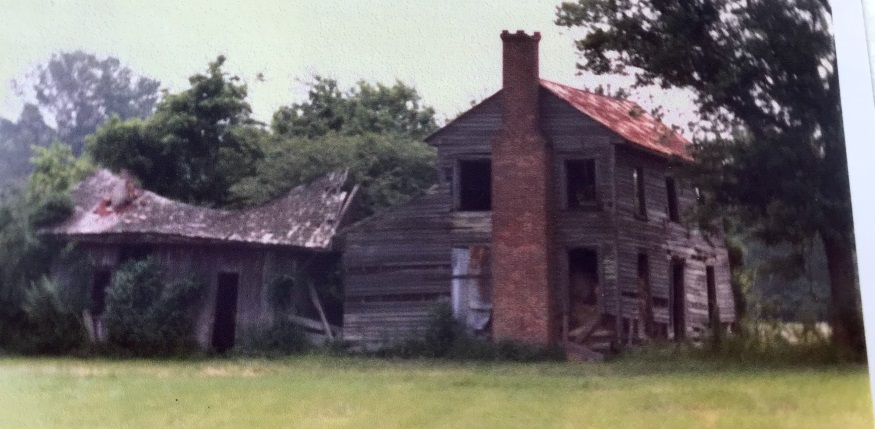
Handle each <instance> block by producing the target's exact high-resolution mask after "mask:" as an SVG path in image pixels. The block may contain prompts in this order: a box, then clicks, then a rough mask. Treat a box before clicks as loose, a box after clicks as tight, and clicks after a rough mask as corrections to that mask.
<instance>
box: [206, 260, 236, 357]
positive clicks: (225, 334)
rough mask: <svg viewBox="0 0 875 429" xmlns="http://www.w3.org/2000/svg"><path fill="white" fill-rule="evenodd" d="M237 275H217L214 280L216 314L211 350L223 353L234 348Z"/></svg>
mask: <svg viewBox="0 0 875 429" xmlns="http://www.w3.org/2000/svg"><path fill="white" fill-rule="evenodd" d="M239 280H240V275H239V274H237V273H219V276H218V278H217V279H216V312H215V319H214V321H213V342H212V345H213V349H215V350H216V351H217V352H219V353H224V352H226V351H228V350H229V349H231V348H232V347H234V331H235V329H236V327H237V284H238V282H239Z"/></svg>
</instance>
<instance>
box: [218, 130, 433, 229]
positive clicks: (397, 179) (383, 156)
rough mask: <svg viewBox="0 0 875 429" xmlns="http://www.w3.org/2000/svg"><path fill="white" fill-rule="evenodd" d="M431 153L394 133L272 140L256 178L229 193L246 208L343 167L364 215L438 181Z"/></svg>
mask: <svg viewBox="0 0 875 429" xmlns="http://www.w3.org/2000/svg"><path fill="white" fill-rule="evenodd" d="M434 161H435V152H434V149H433V148H431V147H430V146H428V145H426V144H425V143H422V142H419V141H416V140H413V139H410V138H406V137H398V136H393V135H381V134H363V135H338V134H336V133H330V134H326V135H324V136H321V137H318V138H312V139H310V138H304V137H283V136H275V137H274V138H273V141H272V142H271V144H269V145H268V149H267V152H266V154H265V157H264V160H263V161H262V162H261V163H260V164H259V165H258V167H257V170H256V174H254V175H253V176H251V177H247V178H245V179H243V180H241V181H240V182H239V183H237V184H236V185H234V187H233V188H232V189H231V191H232V194H233V195H234V197H235V198H236V199H237V200H239V201H241V202H243V203H245V204H257V203H262V202H265V201H268V200H270V199H273V198H276V197H279V196H281V195H282V194H283V193H284V192H287V191H288V190H289V189H291V188H292V187H294V186H297V185H301V184H304V183H308V182H310V181H312V180H314V179H316V178H318V177H320V176H322V175H324V174H327V173H329V172H331V171H335V170H339V169H343V168H348V169H349V172H350V180H351V182H352V183H355V184H358V185H360V186H361V188H362V189H361V194H360V195H359V198H360V200H359V203H360V204H361V209H362V213H361V214H363V215H368V214H371V213H374V212H376V211H378V210H380V209H383V208H386V207H390V206H392V205H395V204H398V203H401V202H403V201H406V200H407V199H408V198H410V197H411V196H412V195H415V194H417V193H419V192H422V191H423V190H424V189H426V188H427V187H428V186H430V185H431V184H433V183H434V181H435V180H436V179H437V173H436V171H435V168H434Z"/></svg>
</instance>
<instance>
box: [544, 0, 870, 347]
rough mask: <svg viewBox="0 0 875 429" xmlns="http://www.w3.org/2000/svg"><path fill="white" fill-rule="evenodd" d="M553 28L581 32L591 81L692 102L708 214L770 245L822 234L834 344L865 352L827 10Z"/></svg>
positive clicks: (616, 11)
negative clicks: (601, 78) (700, 129)
mask: <svg viewBox="0 0 875 429" xmlns="http://www.w3.org/2000/svg"><path fill="white" fill-rule="evenodd" d="M556 22H557V24H559V25H562V26H567V27H572V28H579V29H580V30H581V31H582V35H583V37H582V38H581V39H580V40H578V41H577V42H576V46H577V49H578V50H579V51H580V54H581V58H582V61H581V63H580V64H579V65H578V66H579V68H581V69H582V70H584V71H588V72H593V73H595V74H617V73H620V74H629V75H632V76H634V77H635V81H636V84H635V86H636V87H641V86H648V85H658V86H660V87H662V88H671V87H678V88H686V89H690V90H692V92H693V93H694V94H695V97H696V101H697V104H698V108H699V113H700V114H701V116H702V117H703V118H704V119H705V121H706V122H705V124H706V125H707V127H706V128H707V130H706V131H710V132H711V133H710V136H711V137H712V138H710V139H707V140H702V141H699V142H698V144H697V147H696V148H695V156H696V158H697V160H698V165H697V166H698V168H697V169H696V170H695V173H697V174H696V175H695V179H696V181H697V182H698V185H699V186H700V187H701V189H702V194H703V196H704V199H705V203H706V208H710V209H712V210H711V212H712V213H726V212H727V211H729V212H730V213H732V214H733V215H734V216H736V217H737V218H738V219H740V220H741V221H742V224H743V225H744V226H745V227H746V228H747V229H748V230H750V231H751V232H754V233H755V234H756V235H757V237H758V238H760V239H763V240H764V241H766V242H767V243H775V242H780V241H790V242H798V241H801V240H809V239H810V238H811V237H812V236H814V235H816V234H819V235H820V236H821V237H822V238H823V242H824V249H825V252H826V255H827V262H828V264H827V265H828V268H829V272H830V282H831V291H832V313H833V318H834V319H833V322H834V323H833V327H834V329H835V336H834V339H835V340H836V341H837V342H840V343H843V344H846V345H850V346H852V347H854V348H855V349H856V350H864V348H863V347H862V346H863V337H862V319H861V318H860V316H859V304H858V301H857V299H858V298H859V295H858V292H856V288H855V279H854V275H853V273H854V272H855V271H854V270H855V267H854V262H853V249H854V246H853V227H852V220H851V219H852V218H851V210H850V208H851V203H850V192H849V186H848V176H847V159H846V155H845V147H844V136H843V133H842V122H841V106H840V103H839V85H838V77H837V74H836V72H837V66H836V56H835V50H834V46H833V36H832V33H831V25H832V24H831V10H830V7H829V5H828V3H827V1H826V0H746V1H739V0H580V1H578V2H565V3H562V4H561V5H560V6H559V8H558V10H557V21H556ZM706 135H708V134H706ZM717 207H720V208H721V209H719V210H715V208H717Z"/></svg>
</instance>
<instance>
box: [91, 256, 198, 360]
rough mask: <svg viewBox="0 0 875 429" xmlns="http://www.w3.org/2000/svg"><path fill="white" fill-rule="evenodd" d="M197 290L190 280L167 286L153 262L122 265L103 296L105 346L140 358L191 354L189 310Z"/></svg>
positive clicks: (195, 301)
mask: <svg viewBox="0 0 875 429" xmlns="http://www.w3.org/2000/svg"><path fill="white" fill-rule="evenodd" d="M202 290H203V284H202V283H201V282H199V281H198V280H197V279H194V278H186V279H177V280H173V281H171V282H166V281H165V280H164V279H163V273H162V270H161V268H160V266H159V265H158V263H157V261H156V260H155V259H152V258H149V259H145V260H132V261H129V262H127V263H125V264H124V265H122V266H121V267H120V268H119V270H118V271H117V272H116V273H115V275H114V276H113V279H112V282H111V284H110V286H109V288H108V289H107V291H106V312H105V314H104V315H103V321H104V323H105V324H106V330H107V335H108V339H109V342H110V343H111V344H113V345H115V346H118V347H120V348H122V349H124V350H127V351H129V352H131V353H133V354H136V355H142V356H167V355H173V354H180V353H188V352H191V351H193V350H196V349H197V344H196V342H195V338H194V322H195V320H194V317H195V315H196V314H197V312H196V311H194V310H195V309H196V308H197V304H198V299H199V298H200V297H201V295H202V294H201V292H202Z"/></svg>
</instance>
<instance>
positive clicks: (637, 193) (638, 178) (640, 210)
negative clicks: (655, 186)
mask: <svg viewBox="0 0 875 429" xmlns="http://www.w3.org/2000/svg"><path fill="white" fill-rule="evenodd" d="M632 183H633V185H634V187H635V190H634V198H635V216H637V217H640V218H642V219H646V218H647V205H646V201H645V200H644V169H642V168H641V167H635V169H634V170H633V171H632Z"/></svg>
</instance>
